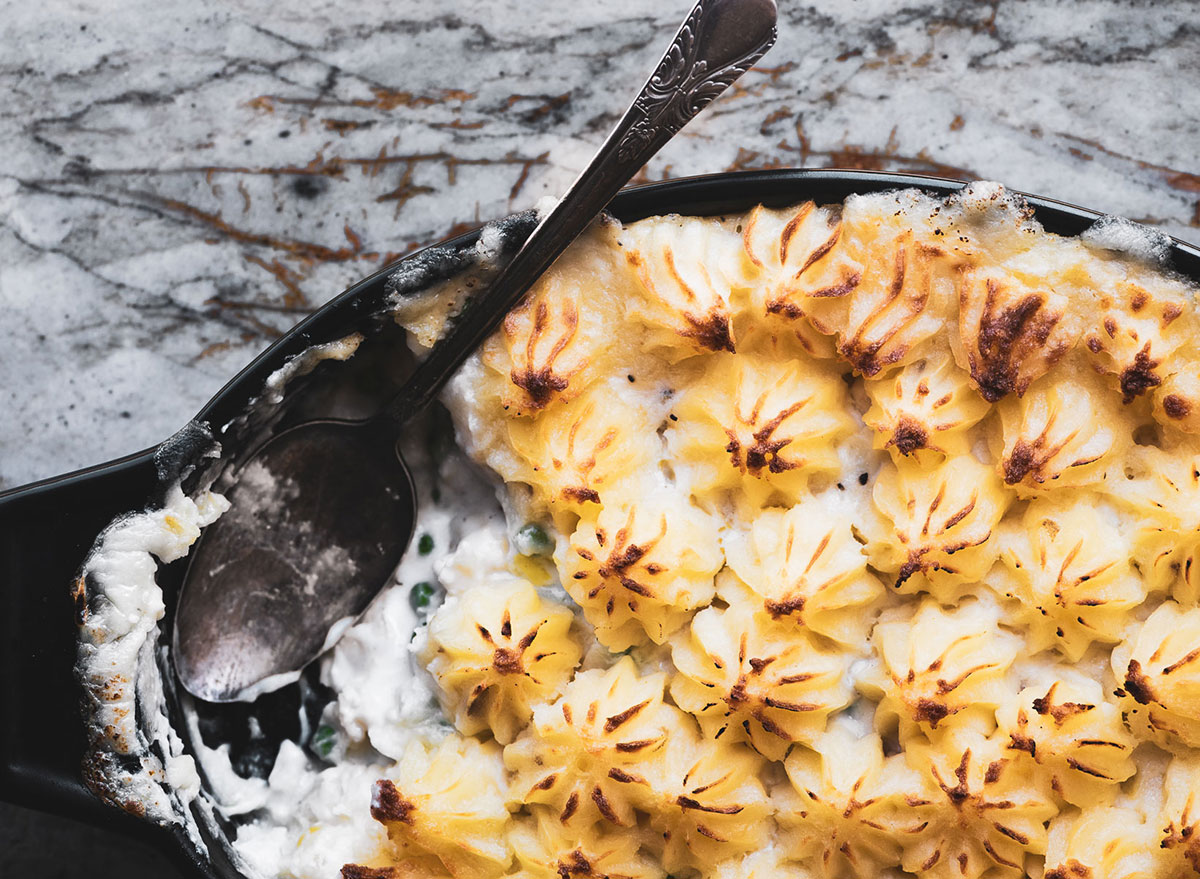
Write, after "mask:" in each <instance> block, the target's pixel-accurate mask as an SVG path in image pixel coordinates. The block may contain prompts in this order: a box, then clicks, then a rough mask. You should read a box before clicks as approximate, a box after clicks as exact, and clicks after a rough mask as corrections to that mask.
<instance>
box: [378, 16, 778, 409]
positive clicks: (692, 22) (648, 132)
mask: <svg viewBox="0 0 1200 879" xmlns="http://www.w3.org/2000/svg"><path fill="white" fill-rule="evenodd" d="M775 19H776V7H775V0H700V2H699V3H697V4H696V6H695V8H693V9H692V12H691V14H690V15H689V16H688V17H687V20H686V21H685V22H684V23H683V26H682V27H681V28H680V29H679V33H678V34H676V35H675V39H674V40H673V41H672V42H671V46H670V48H669V49H667V53H666V55H664V56H663V59H662V61H660V62H659V64H658V67H657V68H656V69H655V71H654V74H653V75H652V76H651V77H650V79H649V81H648V82H647V83H646V85H645V86H643V88H642V90H641V92H640V93H639V94H638V96H637V99H636V100H635V101H634V102H633V105H632V106H631V107H630V108H629V110H628V111H626V113H625V115H624V116H623V117H622V119H621V121H620V122H618V123H617V126H616V128H614V129H613V131H612V133H611V134H610V135H609V136H608V139H607V140H606V141H605V142H604V145H603V146H602V147H600V150H599V152H597V153H596V156H595V158H593V159H592V161H591V164H589V165H588V167H587V168H586V169H585V170H584V171H583V173H582V174H580V175H579V177H578V179H577V180H576V181H575V183H574V184H572V186H571V188H570V189H569V190H568V191H567V194H566V195H564V196H563V198H562V200H561V201H559V203H558V205H557V206H556V207H555V208H554V210H553V211H551V212H550V213H549V214H548V215H547V216H546V217H544V218H543V219H542V221H541V222H540V223H539V224H538V225H537V228H535V229H534V230H533V233H532V234H531V235H530V236H529V238H528V240H526V242H525V244H524V245H523V246H522V247H521V249H520V250H519V251H518V252H517V254H516V256H514V257H513V259H512V261H511V262H510V263H509V264H508V265H507V266H506V267H505V268H504V269H503V270H502V271H501V272H500V274H499V275H498V276H497V277H496V279H495V280H494V281H493V282H492V283H491V284H490V285H489V287H488V289H487V290H486V291H484V292H483V293H481V294H479V295H478V296H476V297H474V299H472V300H471V302H470V303H469V305H468V306H467V307H466V308H465V309H464V310H463V312H462V313H461V314H460V315H458V317H457V319H456V320H455V321H454V323H453V324H452V326H451V328H450V330H449V332H448V333H447V334H446V335H445V336H444V337H443V338H442V339H441V340H440V341H439V342H438V344H437V345H436V346H435V347H434V349H433V350H432V351H431V352H430V354H429V356H428V357H427V358H426V359H425V360H424V361H422V363H421V364H420V366H418V367H417V370H416V371H415V372H414V373H413V375H412V377H411V378H410V379H409V383H408V385H407V386H406V389H405V391H404V392H403V393H401V395H400V396H399V397H397V398H396V399H395V400H394V401H393V402H392V403H391V404H390V405H389V406H388V407H387V410H386V415H387V416H388V417H390V418H391V419H392V420H393V421H395V422H398V423H403V422H404V421H406V420H407V419H408V418H410V417H411V416H412V415H413V414H414V413H416V412H418V411H420V410H421V409H422V408H424V406H425V405H426V404H427V403H429V401H430V400H431V399H433V397H434V396H435V395H436V394H437V392H438V391H439V390H441V388H442V385H444V384H445V383H446V381H447V380H448V379H449V378H450V376H451V375H453V374H454V372H455V371H456V370H457V369H458V367H459V366H461V365H462V363H463V361H464V360H466V359H467V357H469V356H470V355H471V352H472V351H474V350H475V349H476V347H478V346H479V344H480V343H481V342H483V340H484V339H485V338H487V336H488V335H489V334H490V333H491V332H492V330H493V329H495V328H496V326H497V324H499V323H500V321H501V320H502V319H503V317H504V315H505V314H507V313H508V311H509V309H511V308H512V307H513V305H515V304H516V303H517V301H518V300H520V298H521V297H522V296H523V295H525V292H526V291H527V290H528V289H529V288H530V287H531V286H532V285H533V283H534V282H535V281H536V280H537V279H538V277H539V276H540V275H541V274H542V273H543V272H544V271H546V269H548V268H549V267H550V265H551V264H552V263H553V262H554V260H555V259H556V258H557V257H558V255H559V254H560V253H562V252H563V251H564V250H566V248H567V245H569V244H570V243H571V242H572V241H574V240H575V238H576V237H577V236H578V235H579V233H580V232H582V231H583V230H584V229H585V228H587V226H588V224H589V223H591V221H592V220H593V219H595V217H596V215H597V214H599V213H600V211H602V210H603V209H604V206H605V205H607V204H608V202H609V201H610V200H611V199H612V197H613V196H614V195H616V194H617V192H618V191H619V190H620V189H621V187H622V186H624V185H625V184H626V183H628V182H629V180H630V178H632V177H633V175H634V174H636V173H637V171H638V169H639V168H641V167H642V165H644V164H645V163H646V162H647V161H649V159H650V158H651V157H652V156H653V155H654V154H655V153H657V152H658V151H659V150H660V149H661V148H662V147H663V145H664V144H665V143H666V142H667V141H668V140H670V139H671V138H672V137H674V136H675V135H676V134H677V133H678V132H679V130H680V129H681V128H683V126H684V125H686V124H687V123H688V122H689V121H690V120H691V119H692V117H694V116H695V115H696V114H697V113H699V112H700V111H701V110H703V109H704V108H705V107H707V106H708V105H709V103H711V102H712V100H713V99H714V98H716V97H717V95H719V94H721V92H723V91H725V89H727V88H728V87H729V86H730V84H731V83H733V81H734V80H736V79H737V78H738V77H739V76H741V75H742V74H743V73H745V72H746V71H747V70H749V69H750V67H751V66H752V65H753V64H754V62H755V61H757V60H758V59H759V58H761V57H762V56H763V55H764V54H765V53H766V51H767V50H768V49H769V48H771V46H772V44H774V42H775Z"/></svg>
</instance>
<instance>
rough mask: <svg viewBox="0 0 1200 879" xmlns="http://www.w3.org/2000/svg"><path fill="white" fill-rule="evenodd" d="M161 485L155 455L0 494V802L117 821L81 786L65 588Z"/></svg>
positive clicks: (80, 737) (72, 639) (81, 743)
mask: <svg viewBox="0 0 1200 879" xmlns="http://www.w3.org/2000/svg"><path fill="white" fill-rule="evenodd" d="M159 484H160V483H159V479H158V472H157V468H156V465H155V450H153V449H151V450H148V451H145V452H141V453H138V454H136V455H130V456H129V457H126V458H122V459H120V460H118V461H113V462H111V463H108V464H102V465H100V466H97V467H92V468H89V469H87V470H81V471H79V472H76V473H71V474H68V475H66V476H60V477H57V478H55V479H49V480H45V481H43V482H38V483H34V484H32V485H28V486H24V487H22V488H18V489H15V490H13V491H9V492H5V493H2V494H0V600H2V601H3V605H2V607H3V611H0V705H3V709H2V711H3V714H4V717H5V720H4V722H3V723H2V724H0V799H3V800H6V801H8V802H11V803H16V804H17V805H21V806H26V807H28V808H33V809H39V810H41V811H46V812H51V813H54V814H58V815H63V816H66V817H71V818H77V819H82V820H86V821H92V822H93V823H100V824H105V825H111V824H112V823H114V822H115V821H120V819H121V817H122V813H121V812H119V811H118V810H116V809H112V808H110V807H108V806H105V805H104V804H103V803H101V802H100V800H98V799H97V798H96V797H95V796H93V795H92V793H91V792H90V791H89V790H88V789H87V788H86V787H85V786H84V783H83V779H82V774H81V761H82V758H83V753H84V748H85V738H84V730H83V722H82V718H81V715H80V691H79V687H78V685H77V683H76V681H75V677H74V665H75V649H76V625H75V615H76V611H75V607H74V602H73V599H72V595H71V583H72V581H73V579H74V578H75V577H76V576H77V575H78V572H79V569H80V567H81V565H82V564H83V561H84V558H85V557H86V556H87V553H88V551H89V550H90V549H91V546H92V544H93V543H94V542H95V540H96V537H97V535H98V534H99V533H100V532H101V530H103V529H104V527H105V526H106V525H108V523H109V522H110V521H112V519H113V518H115V517H116V516H117V515H119V514H120V513H122V512H125V511H128V510H131V509H139V508H141V507H143V506H145V504H146V502H147V500H148V499H149V498H152V497H153V496H154V494H155V492H156V491H157V488H158V485H159Z"/></svg>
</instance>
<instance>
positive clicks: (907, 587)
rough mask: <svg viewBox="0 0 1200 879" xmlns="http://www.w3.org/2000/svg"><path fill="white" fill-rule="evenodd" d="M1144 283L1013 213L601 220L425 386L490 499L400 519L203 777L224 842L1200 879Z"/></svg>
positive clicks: (348, 857)
mask: <svg viewBox="0 0 1200 879" xmlns="http://www.w3.org/2000/svg"><path fill="white" fill-rule="evenodd" d="M1158 250H1161V242H1160V241H1158V240H1156V239H1155V238H1154V237H1153V235H1151V234H1149V233H1145V232H1138V231H1137V230H1136V229H1132V228H1131V227H1130V226H1128V225H1124V224H1120V223H1107V224H1098V226H1097V227H1096V228H1095V229H1094V230H1093V231H1092V232H1091V233H1089V234H1088V235H1085V236H1083V237H1082V238H1062V237H1058V236H1055V235H1051V234H1048V233H1046V232H1045V231H1044V230H1042V229H1041V228H1040V226H1038V225H1037V223H1036V222H1035V221H1033V220H1032V219H1031V217H1030V215H1029V214H1028V212H1027V211H1026V210H1025V209H1024V207H1023V205H1022V203H1021V202H1020V200H1019V199H1015V198H1012V197H1009V196H1008V195H1007V194H1006V193H1005V192H1004V191H1003V189H1002V188H1000V187H998V186H996V185H994V184H975V185H973V186H971V187H968V188H967V189H966V190H964V191H963V192H962V193H960V194H959V195H956V196H954V197H951V198H950V199H948V200H945V201H942V200H935V199H933V198H930V197H928V196H925V195H922V194H920V193H918V192H915V191H905V192H897V193H887V194H880V195H869V196H855V197H851V198H849V199H847V201H846V203H845V204H844V205H842V206H833V207H828V206H817V205H814V204H812V203H806V204H803V205H798V206H793V207H789V208H784V209H767V208H762V207H759V208H756V209H754V210H752V211H750V212H749V213H747V214H745V215H739V216H729V217H722V218H690V217H689V218H683V217H677V216H669V217H655V218H650V219H646V220H642V221H640V222H637V223H633V224H631V225H629V226H621V225H620V224H618V223H616V222H613V221H607V222H602V223H599V224H597V225H596V226H595V227H594V228H593V229H592V230H591V231H590V232H588V233H587V234H586V235H585V236H584V237H583V238H582V239H581V240H580V241H578V242H577V243H576V244H575V245H573V246H572V248H571V249H570V250H569V251H568V252H567V253H566V254H564V256H563V257H562V258H561V259H560V260H559V261H558V262H557V263H556V265H555V266H554V268H553V269H552V270H551V271H550V272H549V273H547V275H546V276H545V277H543V278H542V279H541V280H540V281H539V283H538V284H537V286H536V287H535V288H534V289H533V291H532V292H531V294H530V295H529V296H528V297H527V299H526V300H525V302H524V303H523V304H522V305H521V306H519V307H518V308H517V309H516V310H514V311H513V312H512V313H511V314H510V315H509V316H508V318H507V319H506V320H505V322H504V324H503V326H502V328H501V329H500V330H498V331H497V332H496V333H495V334H494V335H493V337H492V338H491V339H490V340H489V341H488V342H487V343H486V344H485V345H484V347H483V349H482V350H481V351H480V352H479V354H478V355H476V356H475V357H474V358H472V360H471V361H470V362H469V363H468V364H467V365H466V366H465V367H464V369H463V370H462V371H461V373H460V374H459V375H458V376H457V377H456V378H455V379H454V380H453V382H452V383H451V385H450V386H449V388H448V389H447V391H446V394H445V397H444V399H445V402H446V404H447V406H448V408H449V409H450V411H451V413H452V415H453V417H454V421H455V425H456V427H457V432H458V438H459V442H460V444H461V446H462V448H463V449H465V451H466V452H467V453H468V454H469V455H470V456H471V457H473V458H474V459H475V460H476V461H477V462H479V463H480V464H482V465H484V466H485V467H486V468H487V469H488V470H489V471H491V472H492V473H493V474H495V477H496V479H497V484H499V483H502V484H503V485H502V487H501V489H500V492H499V496H500V501H501V503H500V504H499V505H498V504H495V503H492V502H489V501H488V500H487V499H486V497H484V496H482V495H480V494H479V489H478V487H476V488H475V489H469V488H468V487H466V486H465V484H464V485H463V486H460V487H459V488H454V487H453V486H451V490H447V488H446V487H445V486H443V488H442V490H441V492H440V500H435V499H434V498H433V496H432V495H427V496H426V497H425V498H424V500H423V506H422V513H421V516H422V519H421V521H420V523H419V524H418V529H417V535H418V536H417V538H416V539H415V541H414V545H413V548H412V549H410V551H409V553H408V557H407V558H406V560H405V562H404V566H402V568H401V570H400V572H399V573H398V577H397V580H398V585H396V586H393V587H391V588H390V589H389V590H388V591H386V592H385V593H383V594H382V595H381V596H380V598H379V600H378V601H377V602H376V603H375V605H373V606H372V608H371V609H370V610H369V611H368V612H367V614H366V615H365V616H364V618H363V619H362V620H361V621H360V622H358V623H357V624H356V625H355V626H353V627H352V628H351V629H350V630H349V632H348V634H347V635H346V636H345V638H344V639H343V640H342V641H341V642H340V643H339V645H338V646H337V647H336V648H335V649H334V650H333V652H332V653H331V655H330V656H328V657H326V658H325V660H323V662H324V667H323V671H322V675H323V679H324V680H325V682H326V683H328V684H330V685H331V686H332V687H333V688H334V690H335V691H336V692H337V699H336V701H335V702H333V703H332V704H331V705H330V707H329V708H328V709H327V710H326V714H325V716H324V722H323V724H322V725H321V726H320V727H319V728H318V729H317V730H316V731H315V733H314V734H313V736H312V740H311V741H310V742H307V743H302V744H303V745H304V746H305V747H304V748H302V747H301V746H300V745H296V744H293V743H285V744H284V747H283V749H282V750H281V751H280V754H279V757H278V760H277V763H276V766H275V770H274V771H273V772H272V773H271V776H270V778H269V779H267V780H266V781H263V780H245V779H240V778H238V777H236V776H235V775H234V774H233V773H232V772H227V773H221V772H220V771H219V770H220V766H221V761H222V758H223V759H224V765H225V767H226V768H227V767H228V756H227V754H224V753H223V752H220V751H218V752H209V753H208V755H207V756H206V760H205V765H206V768H207V767H208V765H209V764H211V765H212V766H214V767H216V769H215V770H210V771H209V772H208V773H207V774H208V776H209V779H210V781H212V782H213V786H214V788H215V790H214V793H215V794H216V795H217V796H218V798H222V799H224V801H225V802H226V804H227V811H230V812H234V811H237V812H242V813H245V814H247V815H249V816H250V819H251V820H249V821H248V822H247V823H245V824H244V825H243V826H242V827H241V828H240V831H239V835H238V838H237V842H236V847H237V849H238V851H239V852H240V853H241V854H242V856H243V857H244V858H245V859H246V861H247V863H248V865H249V866H250V867H251V868H252V869H254V870H257V871H258V872H260V873H262V874H264V875H272V876H273V875H280V876H296V877H316V876H325V877H328V876H333V875H335V874H336V873H337V871H338V870H339V869H340V870H341V872H342V875H343V876H344V877H345V879H382V877H409V876H422V877H441V876H450V877H454V879H491V877H502V876H513V877H517V876H519V877H529V879H566V877H614V879H615V877H630V879H642V877H645V879H658V877H664V876H667V875H671V876H679V877H684V876H686V877H693V876H695V877H713V879H746V877H760V876H761V877H797V879H799V877H817V876H820V877H824V879H845V877H861V879H866V877H879V876H889V875H892V876H900V875H910V874H912V875H917V876H922V877H931V879H942V877H946V879H949V877H967V879H978V877H988V879H1000V877H1022V876H1031V877H1042V876H1045V877H1053V879H1073V877H1097V879H1099V877H1119V876H1120V877H1132V876H1139V877H1152V876H1153V877H1164V879H1180V877H1186V876H1200V585H1198V584H1200V566H1198V564H1200V559H1198V558H1197V555H1198V553H1200V437H1198V436H1197V434H1200V352H1197V350H1196V348H1195V345H1194V344H1193V343H1192V340H1194V339H1195V338H1197V332H1198V330H1200V326H1198V319H1197V316H1196V311H1195V306H1194V303H1193V294H1194V290H1193V289H1191V288H1190V287H1189V286H1188V285H1187V284H1185V283H1184V282H1183V281H1180V280H1178V279H1176V278H1174V277H1173V276H1171V275H1169V274H1167V273H1165V272H1164V271H1162V270H1161V268H1160V267H1158V266H1156V265H1155V264H1154V262H1153V258H1154V257H1155V256H1156V254H1157V251H1158ZM459 292H461V291H457V290H456V289H455V288H454V285H453V283H451V284H449V285H447V286H446V287H445V288H443V289H442V290H440V291H433V292H432V293H431V295H429V296H428V297H425V298H423V299H421V300H417V301H415V302H412V303H409V304H406V305H404V306H402V307H401V308H400V309H399V313H398V318H399V319H400V321H401V322H402V323H403V324H405V325H406V326H410V327H419V328H420V333H419V334H418V335H417V336H414V337H413V339H414V340H413V344H414V346H415V347H417V348H423V347H427V346H428V345H429V344H431V343H432V340H433V339H434V338H436V336H437V329H438V327H440V326H441V324H442V323H444V320H445V319H446V311H447V307H448V306H447V304H448V303H453V302H457V301H460V299H461V297H460V296H459ZM442 472H443V473H451V475H450V476H449V478H457V479H459V480H460V481H466V482H469V481H470V477H469V476H464V475H463V474H462V472H461V468H454V467H451V468H446V467H443V468H442ZM452 473H457V474H458V475H457V476H453V475H452ZM471 491H475V494H471V493H470V492H471ZM501 506H502V508H503V511H501ZM306 749H307V750H306ZM314 755H315V756H320V757H322V758H323V759H322V760H317V759H315V756H314ZM222 777H224V781H225V783H224V784H221V783H218V782H219V780H220V779H221V778H222Z"/></svg>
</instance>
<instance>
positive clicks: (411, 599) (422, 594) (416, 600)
mask: <svg viewBox="0 0 1200 879" xmlns="http://www.w3.org/2000/svg"><path fill="white" fill-rule="evenodd" d="M436 591H437V590H436V589H434V586H433V584H432V583H428V582H426V581H425V580H422V581H421V582H420V583H418V584H417V585H416V586H414V587H413V588H412V591H411V592H409V593H408V603H409V604H411V605H412V608H413V610H424V609H425V608H427V607H429V602H430V601H431V600H432V599H433V594H434V592H436Z"/></svg>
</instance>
